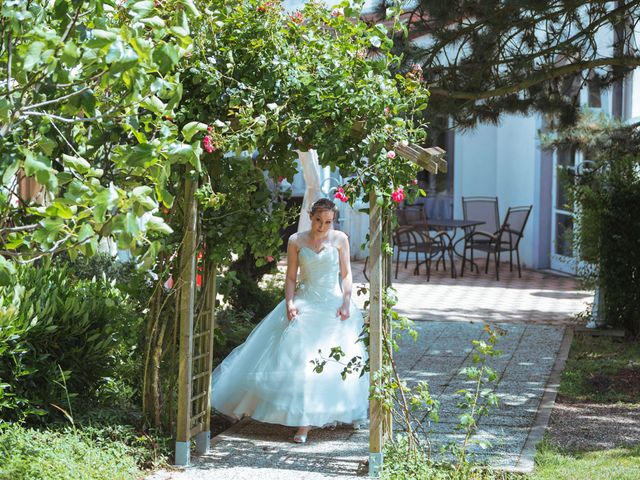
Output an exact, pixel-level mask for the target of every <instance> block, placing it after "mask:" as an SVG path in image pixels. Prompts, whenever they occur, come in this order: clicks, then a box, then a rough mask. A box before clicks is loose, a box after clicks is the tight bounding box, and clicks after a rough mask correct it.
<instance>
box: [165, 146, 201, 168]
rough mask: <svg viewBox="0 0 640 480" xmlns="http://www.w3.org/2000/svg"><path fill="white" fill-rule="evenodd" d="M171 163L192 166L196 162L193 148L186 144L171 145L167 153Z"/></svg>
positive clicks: (196, 158)
mask: <svg viewBox="0 0 640 480" xmlns="http://www.w3.org/2000/svg"><path fill="white" fill-rule="evenodd" d="M167 154H168V155H169V157H170V159H171V161H173V162H176V163H191V164H194V162H195V161H197V160H198V157H197V155H196V154H195V152H194V151H193V147H192V146H191V145H189V144H187V143H172V144H171V145H169V150H168V151H167Z"/></svg>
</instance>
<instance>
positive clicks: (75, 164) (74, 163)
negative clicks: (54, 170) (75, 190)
mask: <svg viewBox="0 0 640 480" xmlns="http://www.w3.org/2000/svg"><path fill="white" fill-rule="evenodd" d="M62 160H63V161H64V166H65V167H69V168H71V169H72V170H75V171H76V172H78V173H83V174H84V173H87V172H88V171H89V169H90V168H91V164H90V163H89V162H87V161H86V160H85V159H84V158H82V157H72V156H71V155H67V154H65V153H63V154H62Z"/></svg>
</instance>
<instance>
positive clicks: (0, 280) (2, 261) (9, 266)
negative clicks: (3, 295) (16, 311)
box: [0, 255, 16, 286]
mask: <svg viewBox="0 0 640 480" xmlns="http://www.w3.org/2000/svg"><path fill="white" fill-rule="evenodd" d="M15 274H16V267H15V265H14V264H13V263H12V262H11V261H9V260H7V259H6V258H4V257H3V256H2V255H0V286H7V285H11V283H12V282H11V278H12V277H13V276H15Z"/></svg>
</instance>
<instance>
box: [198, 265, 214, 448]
mask: <svg viewBox="0 0 640 480" xmlns="http://www.w3.org/2000/svg"><path fill="white" fill-rule="evenodd" d="M205 273H206V283H205V285H206V289H207V290H206V292H205V303H204V309H205V311H206V312H207V313H206V320H205V321H206V323H207V324H208V328H209V333H208V337H207V340H208V342H209V345H208V352H209V355H208V356H207V359H206V369H205V372H207V375H206V376H205V377H204V378H205V381H204V384H205V391H206V395H205V399H206V400H205V412H206V413H205V416H204V429H203V430H202V432H200V433H198V434H197V435H196V450H197V451H198V453H202V454H204V453H207V452H208V451H209V447H210V445H211V370H212V366H213V334H214V331H215V326H216V295H217V293H218V288H217V281H216V276H217V274H218V267H217V265H216V264H215V263H214V262H208V263H207V265H206V267H205Z"/></svg>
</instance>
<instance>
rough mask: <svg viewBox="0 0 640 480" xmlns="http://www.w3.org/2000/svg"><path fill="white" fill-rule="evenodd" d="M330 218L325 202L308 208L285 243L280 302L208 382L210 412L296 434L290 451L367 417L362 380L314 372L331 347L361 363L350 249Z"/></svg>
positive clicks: (330, 206)
mask: <svg viewBox="0 0 640 480" xmlns="http://www.w3.org/2000/svg"><path fill="white" fill-rule="evenodd" d="M336 212H337V208H336V206H335V204H334V203H333V202H332V201H331V200H328V199H325V198H322V199H320V200H318V201H316V202H315V203H314V204H313V205H312V206H311V210H310V212H309V215H310V217H311V229H310V230H308V231H305V232H299V233H297V234H294V235H292V236H291V238H290V239H289V244H288V247H287V275H286V281H285V299H284V300H283V301H282V302H280V304H278V306H276V307H275V309H274V310H273V311H272V312H271V313H269V314H268V315H267V316H266V317H265V318H264V319H263V320H262V321H261V322H260V323H259V324H258V325H257V326H256V328H255V329H254V330H253V332H251V334H250V335H249V337H248V338H247V339H246V341H245V342H244V343H243V344H242V345H240V346H238V347H237V348H236V349H235V350H233V351H232V352H231V354H230V355H229V356H228V357H227V358H226V359H225V360H224V361H223V362H222V363H221V364H220V365H219V366H218V367H217V368H216V369H215V370H214V372H213V374H212V375H213V378H212V386H211V388H212V395H211V405H212V407H213V408H214V409H216V410H218V411H219V412H221V413H223V414H225V415H227V416H229V417H232V418H235V419H240V418H242V417H244V416H249V417H251V418H253V419H255V420H259V421H262V422H267V423H278V424H281V425H287V426H296V427H299V428H298V430H297V432H296V434H295V436H294V441H295V442H297V443H305V442H306V440H307V434H308V432H309V430H310V429H311V427H322V426H326V425H330V424H335V423H337V422H340V423H354V424H355V423H357V422H358V421H360V420H363V419H366V416H367V409H368V387H369V381H368V377H367V375H363V376H362V377H360V376H359V375H358V374H357V373H355V374H351V375H347V377H346V379H345V380H343V379H342V377H341V375H340V373H341V372H342V370H343V366H342V365H340V364H338V363H336V362H332V361H329V362H327V363H326V365H325V366H324V369H323V371H322V373H316V372H315V371H314V365H313V360H314V359H318V358H319V357H320V354H319V351H321V352H322V354H324V355H325V356H326V355H327V354H328V353H329V352H330V350H331V348H332V347H336V346H340V347H341V348H342V350H343V351H344V353H345V357H344V358H346V359H351V358H353V357H355V356H360V357H361V358H362V360H365V358H366V350H365V346H364V345H363V343H362V342H358V336H359V334H360V332H361V330H362V326H363V318H362V314H361V313H360V311H359V310H358V308H357V307H356V305H355V304H354V303H353V301H352V300H351V287H352V279H351V265H350V260H349V258H350V254H349V242H348V239H347V236H346V235H345V234H344V233H342V232H339V231H335V230H333V220H334V217H335V215H336ZM298 267H299V268H300V277H299V278H298ZM339 277H340V278H341V282H339ZM298 279H299V285H298V286H297V287H296V283H297V282H298Z"/></svg>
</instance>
